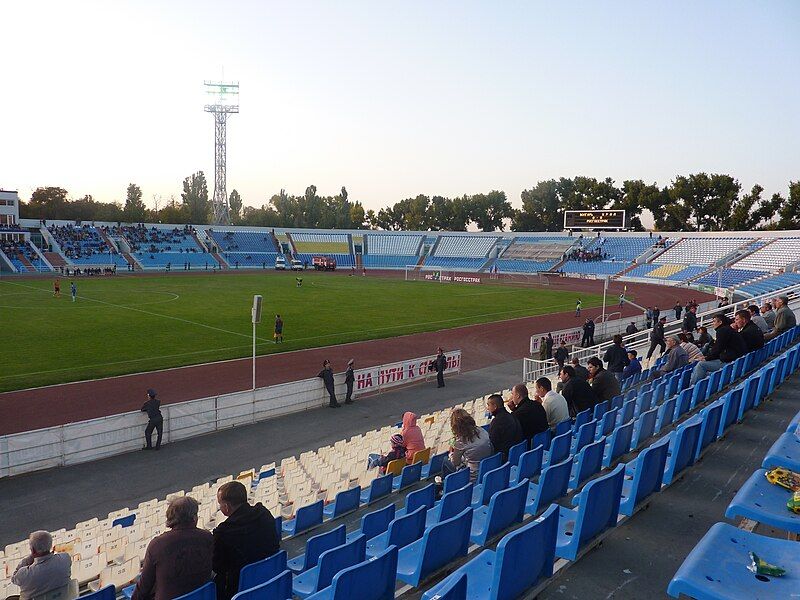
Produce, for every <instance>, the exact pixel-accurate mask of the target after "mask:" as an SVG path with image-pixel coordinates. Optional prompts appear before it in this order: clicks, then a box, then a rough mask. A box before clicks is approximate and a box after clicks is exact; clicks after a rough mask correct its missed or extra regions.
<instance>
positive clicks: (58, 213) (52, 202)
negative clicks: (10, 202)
mask: <svg viewBox="0 0 800 600" xmlns="http://www.w3.org/2000/svg"><path fill="white" fill-rule="evenodd" d="M68 202H69V201H68V200H67V190H65V189H64V188H60V187H38V188H36V189H35V190H34V191H33V193H32V194H31V199H30V201H29V202H27V203H25V205H24V206H20V217H22V218H24V219H68V218H70V217H68V216H67V213H66V210H67V208H66V207H67V204H68ZM23 208H24V210H23Z"/></svg>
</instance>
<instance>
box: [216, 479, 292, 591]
mask: <svg viewBox="0 0 800 600" xmlns="http://www.w3.org/2000/svg"><path fill="white" fill-rule="evenodd" d="M217 502H219V510H220V512H222V514H223V515H225V517H227V518H226V519H225V520H224V521H223V522H222V523H220V524H219V525H217V527H216V529H214V532H213V535H214V554H213V561H212V564H213V568H214V573H215V574H216V576H215V578H214V582H215V583H216V586H217V598H219V599H220V600H228V599H229V598H232V597H233V595H234V594H236V593H237V592H238V591H239V572H240V571H241V570H242V567H244V566H245V565H249V564H250V563H254V562H256V561H257V560H261V559H264V558H267V557H268V556H272V555H273V554H275V553H276V552H278V550H280V544H281V542H280V539H279V538H278V533H277V531H276V530H275V519H274V517H273V516H272V513H270V512H269V510H267V509H266V508H264V506H263V505H262V504H261V503H260V502H259V503H258V504H256V505H255V506H250V505H249V504H248V503H247V489H246V488H245V486H244V485H243V484H242V483H241V482H240V481H229V482H228V483H225V484H223V485H222V486H220V488H219V490H218V491H217Z"/></svg>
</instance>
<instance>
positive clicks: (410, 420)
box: [400, 412, 425, 464]
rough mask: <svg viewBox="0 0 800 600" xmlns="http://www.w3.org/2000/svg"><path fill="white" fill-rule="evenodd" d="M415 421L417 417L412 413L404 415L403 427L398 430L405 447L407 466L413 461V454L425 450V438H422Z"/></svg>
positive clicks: (420, 430)
mask: <svg viewBox="0 0 800 600" xmlns="http://www.w3.org/2000/svg"><path fill="white" fill-rule="evenodd" d="M417 419H419V417H418V416H417V415H415V414H414V413H413V412H406V413H404V414H403V427H402V428H401V429H400V435H401V436H403V442H404V445H405V447H406V462H407V463H409V464H411V461H412V460H414V453H415V452H419V451H420V450H425V438H424V437H423V436H422V429H420V428H419V426H418V425H417Z"/></svg>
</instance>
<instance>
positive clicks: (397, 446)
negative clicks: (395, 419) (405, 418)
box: [367, 433, 406, 475]
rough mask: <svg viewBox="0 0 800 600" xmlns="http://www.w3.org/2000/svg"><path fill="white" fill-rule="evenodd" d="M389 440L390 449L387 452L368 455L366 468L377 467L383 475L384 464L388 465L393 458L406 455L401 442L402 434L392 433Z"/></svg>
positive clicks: (403, 443) (384, 471) (403, 444)
mask: <svg viewBox="0 0 800 600" xmlns="http://www.w3.org/2000/svg"><path fill="white" fill-rule="evenodd" d="M389 442H390V443H391V444H392V449H391V450H390V451H389V453H388V454H385V455H381V454H370V455H369V458H367V468H368V469H373V468H375V467H378V468H379V469H380V472H381V475H383V474H385V473H386V465H388V464H389V463H390V462H392V461H393V460H397V459H398V458H405V457H406V447H405V442H403V436H402V435H400V434H399V433H396V434H394V435H393V436H392V437H391V438H390V439H389Z"/></svg>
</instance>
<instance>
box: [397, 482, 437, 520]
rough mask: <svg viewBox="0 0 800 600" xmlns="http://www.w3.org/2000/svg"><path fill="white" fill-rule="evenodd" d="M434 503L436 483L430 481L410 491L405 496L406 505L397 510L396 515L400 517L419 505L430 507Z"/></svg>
mask: <svg viewBox="0 0 800 600" xmlns="http://www.w3.org/2000/svg"><path fill="white" fill-rule="evenodd" d="M434 504H436V485H435V484H433V483H431V484H430V485H426V486H425V487H424V488H422V489H419V490H415V491H413V492H410V493H409V494H408V496H406V505H405V506H404V507H403V508H401V509H400V510H398V511H397V516H398V517H402V516H403V515H406V514H408V513H411V512H414V511H415V510H417V509H418V508H419V507H420V506H424V507H425V508H427V509H431V508H433V505H434Z"/></svg>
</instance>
